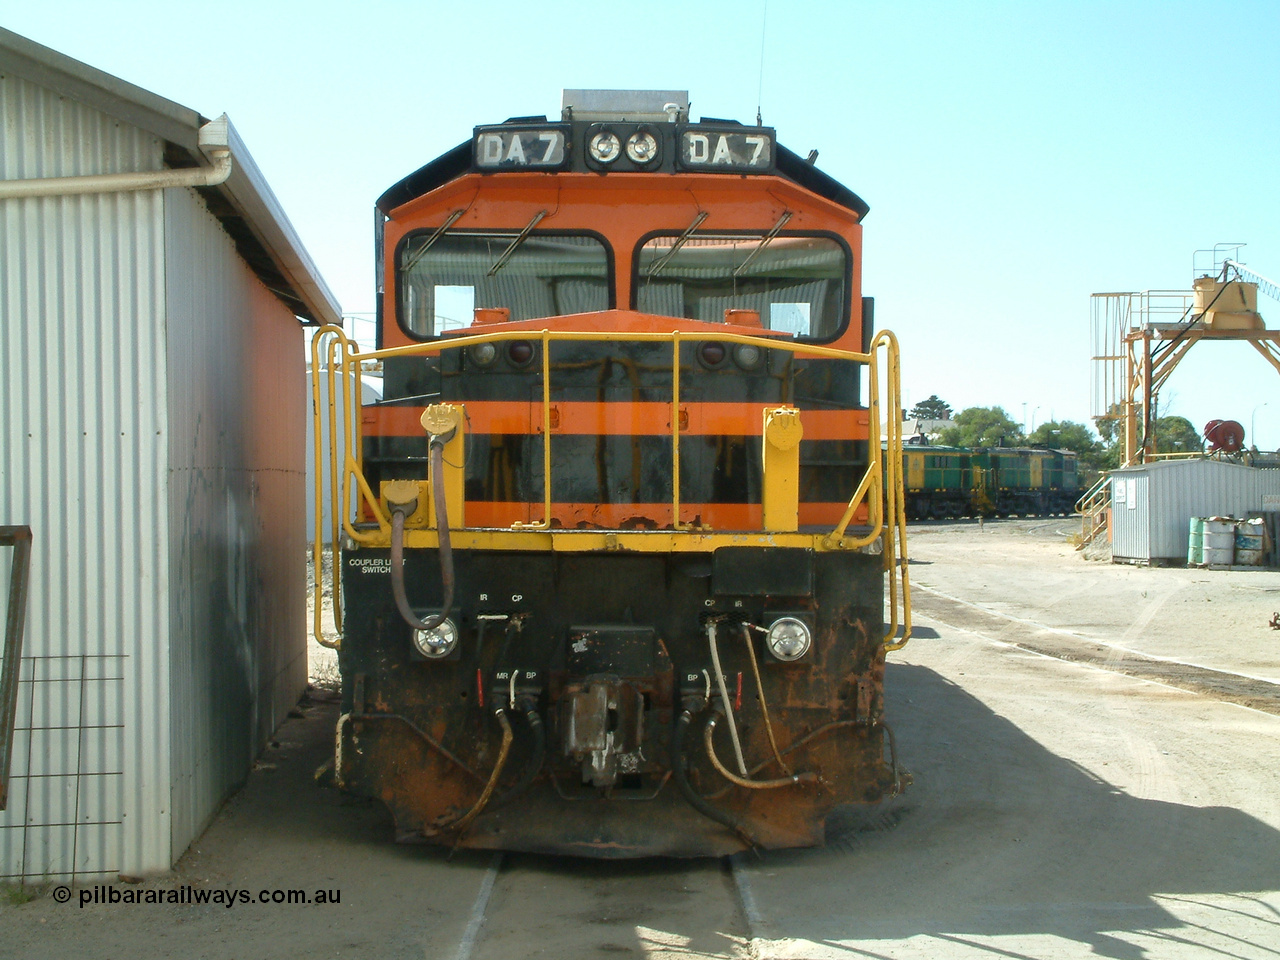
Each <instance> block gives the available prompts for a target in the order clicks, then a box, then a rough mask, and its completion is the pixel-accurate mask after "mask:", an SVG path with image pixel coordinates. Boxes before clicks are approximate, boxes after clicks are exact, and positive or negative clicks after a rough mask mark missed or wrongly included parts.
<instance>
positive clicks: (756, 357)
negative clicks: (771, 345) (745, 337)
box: [733, 343, 760, 370]
mask: <svg viewBox="0 0 1280 960" xmlns="http://www.w3.org/2000/svg"><path fill="white" fill-rule="evenodd" d="M733 359H734V362H736V363H737V364H738V366H740V367H741V368H742V369H743V370H754V369H755V368H756V367H758V366H760V348H759V347H757V346H756V345H755V344H754V343H740V344H738V345H737V346H736V347H734V348H733Z"/></svg>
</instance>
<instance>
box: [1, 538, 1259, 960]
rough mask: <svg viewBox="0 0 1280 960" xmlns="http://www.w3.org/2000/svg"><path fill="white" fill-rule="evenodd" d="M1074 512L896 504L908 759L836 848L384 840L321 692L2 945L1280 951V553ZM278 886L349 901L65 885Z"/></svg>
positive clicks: (323, 675)
mask: <svg viewBox="0 0 1280 960" xmlns="http://www.w3.org/2000/svg"><path fill="white" fill-rule="evenodd" d="M1074 529H1075V527H1074V525H1073V524H1072V523H1071V522H1070V521H1066V520H1057V521H1030V520H1018V521H1012V520H1011V521H1002V522H998V523H986V524H983V525H982V526H981V527H979V526H978V525H977V524H976V523H961V522H957V523H946V524H920V525H914V526H913V527H912V529H911V540H910V548H911V552H912V557H913V561H914V562H913V563H912V564H911V567H910V570H911V575H912V579H913V584H914V587H915V599H916V606H915V609H916V623H917V625H918V626H920V627H921V628H922V630H921V636H919V637H918V638H917V639H915V640H913V641H912V642H911V643H910V644H909V645H908V646H907V647H906V648H905V649H904V650H903V651H901V652H899V653H896V654H893V655H891V658H890V667H889V670H888V676H887V680H886V687H887V695H888V710H889V718H890V721H891V722H892V723H893V725H894V729H895V732H896V734H897V742H898V752H899V754H900V756H901V757H902V759H903V762H904V763H905V765H906V766H907V767H908V768H909V769H910V771H911V773H912V774H913V776H914V780H915V782H914V784H913V785H912V787H911V788H910V789H909V790H908V791H907V793H906V794H904V796H903V797H901V798H899V799H898V800H897V801H894V802H893V803H892V804H889V805H887V806H885V807H881V808H877V809H874V810H851V811H846V812H843V813H839V814H837V815H836V816H835V817H834V818H833V820H832V822H831V824H830V825H829V843H828V845H827V847H826V848H824V849H819V850H804V851H790V852H785V853H769V854H764V855H762V856H761V857H759V858H751V857H747V858H739V859H737V860H735V862H734V863H733V865H732V869H730V867H729V865H727V864H724V863H722V862H719V861H694V862H687V863H685V862H670V861H658V862H636V863H621V864H619V863H595V862H584V861H578V860H572V859H557V858H548V857H532V856H508V857H506V858H504V859H502V860H500V861H497V860H495V858H494V856H493V855H489V854H473V853H466V852H461V853H459V854H458V855H457V856H456V857H454V858H453V859H452V860H450V859H449V858H448V857H447V855H446V854H445V853H444V852H441V851H438V850H435V849H433V848H428V847H413V846H398V845H396V844H394V843H392V842H391V824H390V821H389V818H388V817H387V816H386V814H385V813H384V812H383V811H382V810H381V808H380V807H378V806H377V805H376V804H372V803H363V802H354V801H352V800H350V799H348V798H345V797H343V796H342V795H340V794H338V793H336V792H334V791H333V790H330V789H326V788H323V787H319V786H316V785H315V783H314V780H313V776H312V774H313V772H314V770H315V768H316V767H317V766H318V765H319V764H320V763H322V762H323V761H324V759H325V758H326V756H327V755H328V753H329V752H330V751H331V749H332V724H333V720H334V716H335V712H336V705H335V704H334V702H333V700H332V697H331V695H330V694H328V693H327V692H326V691H324V690H322V689H317V690H315V691H313V693H312V695H311V697H310V698H309V699H308V700H306V701H304V703H303V705H302V713H303V714H304V716H302V717H300V718H295V719H291V720H290V721H288V722H287V723H286V724H285V725H284V727H282V728H281V730H280V731H279V733H278V735H277V740H276V742H277V744H278V746H276V747H274V748H271V749H269V750H268V751H267V753H266V754H265V755H264V756H263V757H262V760H261V762H260V763H259V764H258V766H257V769H255V771H254V772H253V773H252V774H251V775H250V777H249V780H248V783H247V784H246V786H245V788H244V789H243V790H242V791H241V792H240V793H239V794H237V795H236V796H235V797H234V798H232V800H230V801H229V802H228V803H227V805H226V807H225V808H224V809H223V811H222V812H221V813H220V815H219V816H218V817H217V818H216V820H215V822H214V823H213V824H212V825H211V826H210V828H209V830H208V831H207V832H206V833H205V835H204V836H203V837H202V838H201V839H200V840H199V841H197V842H196V843H195V844H194V845H193V846H192V848H191V850H190V851H189V852H188V854H187V855H186V856H185V857H184V858H183V859H182V861H181V862H180V863H179V864H178V865H177V867H176V868H175V869H174V870H173V871H172V872H171V873H170V875H168V876H165V877H162V878H154V879H148V880H146V881H145V882H143V883H139V884H126V883H114V884H111V885H108V886H104V887H102V888H100V889H99V888H85V889H78V890H74V891H71V900H70V902H68V903H59V902H57V901H56V899H55V897H54V890H52V889H37V890H31V891H26V892H22V891H13V890H10V891H7V893H8V894H9V895H8V897H7V898H5V897H0V956H4V957H7V956H12V957H37V958H39V957H50V958H53V957H59V958H60V957H95V958H97V957H104V958H105V957H128V958H130V960H152V958H159V957H168V956H175V955H180V956H183V957H193V958H197V957H210V958H232V957H263V958H274V957H280V958H285V957H289V958H298V957H370V956H377V957H379V958H384V957H385V958H400V957H405V958H408V957H413V958H437V957H441V958H447V960H455V958H456V960H469V958H475V960H489V958H499V957H525V956H548V957H553V956H554V957H599V956H606V955H620V956H636V957H640V956H645V957H672V958H674V957H755V958H759V960H772V958H814V960H825V958H837V957H839V958H886V957H893V958H914V957H929V958H952V957H956V958H968V957H989V958H996V957H1001V958H1010V957H1012V958H1030V957H1035V958H1060V957H1061V958H1066V957H1072V958H1074V957H1091V958H1092V957H1099V956H1101V957H1109V958H1116V960H1130V958H1153V960H1163V958H1166V957H1168V958H1201V957H1231V958H1247V960H1252V958H1270V960H1275V958H1276V957H1277V956H1280V764H1278V763H1277V756H1280V749H1278V748H1277V742H1278V741H1280V696H1277V691H1280V685H1278V683H1280V663H1278V660H1280V656H1278V654H1280V631H1277V630H1273V629H1271V628H1270V627H1269V626H1268V625H1267V621H1268V620H1269V619H1270V618H1271V617H1272V614H1273V613H1274V612H1275V611H1276V610H1278V609H1280V572H1276V571H1248V572H1238V571H1212V572H1211V571H1202V570H1178V569H1140V568H1133V567H1122V566H1115V565H1111V564H1105V563H1097V562H1089V561H1085V560H1083V559H1081V558H1080V556H1079V555H1078V554H1076V553H1075V552H1074V551H1072V550H1071V548H1070V546H1069V545H1068V544H1067V542H1066V535H1067V534H1069V533H1071V532H1073V531H1074ZM313 650H315V651H316V655H317V656H316V661H315V673H316V675H317V678H318V679H322V680H324V679H328V678H331V677H332V672H333V668H332V661H331V659H326V658H325V656H324V653H325V652H324V651H322V650H321V649H320V648H319V647H316V646H315V645H314V644H313ZM291 889H301V890H305V891H306V892H307V894H308V895H309V896H311V897H312V898H313V899H314V897H315V894H316V892H317V891H321V890H323V891H326V892H327V893H330V894H331V893H332V892H337V893H338V894H339V896H340V901H339V902H338V903H326V904H317V903H310V904H292V905H291V904H281V903H258V902H248V903H245V902H236V903H235V904H234V905H233V906H231V907H229V908H228V907H226V906H223V905H221V904H212V903H205V904H195V903H181V904H125V903H99V904H93V903H87V904H86V905H85V906H83V907H81V906H80V905H79V901H80V899H81V897H82V896H84V895H85V893H86V891H87V892H88V895H89V897H90V899H92V896H93V894H94V893H95V892H96V893H99V894H100V895H103V896H110V891H116V892H117V893H119V894H120V895H121V896H123V893H124V892H132V893H134V894H135V896H136V895H137V893H138V892H139V891H142V892H146V891H150V892H152V893H153V894H154V893H160V894H164V895H168V894H170V893H172V894H173V895H175V896H177V897H179V898H181V897H182V896H188V895H189V894H190V892H191V891H204V892H206V894H209V895H211V894H212V893H213V892H215V891H224V892H225V891H237V890H242V891H245V892H246V894H247V895H248V896H249V897H250V898H257V897H258V895H259V894H260V892H261V891H264V890H265V891H274V890H291ZM184 891H186V893H184ZM28 896H30V897H32V899H29V900H28V899H27V897H28ZM23 900H26V902H14V901H23Z"/></svg>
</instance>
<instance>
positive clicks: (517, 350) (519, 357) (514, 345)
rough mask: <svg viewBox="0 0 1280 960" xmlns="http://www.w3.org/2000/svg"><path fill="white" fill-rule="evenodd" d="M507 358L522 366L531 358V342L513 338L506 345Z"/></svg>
mask: <svg viewBox="0 0 1280 960" xmlns="http://www.w3.org/2000/svg"><path fill="white" fill-rule="evenodd" d="M507 359H509V360H510V361H511V362H512V363H514V364H515V365H516V366H517V367H523V366H524V365H525V364H527V363H528V362H529V361H530V360H532V359H533V344H532V343H530V342H529V341H528V340H513V341H511V343H510V345H508V347H507Z"/></svg>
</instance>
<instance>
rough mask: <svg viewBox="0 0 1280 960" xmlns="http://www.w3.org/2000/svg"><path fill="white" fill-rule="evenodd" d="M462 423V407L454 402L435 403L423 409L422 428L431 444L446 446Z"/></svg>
mask: <svg viewBox="0 0 1280 960" xmlns="http://www.w3.org/2000/svg"><path fill="white" fill-rule="evenodd" d="M461 424H462V408H461V407H458V406H455V405H454V404H452V403H433V404H431V405H430V406H428V407H427V409H425V410H424V411H422V429H423V430H425V431H427V436H428V438H429V443H430V445H431V446H437V445H438V446H444V445H445V444H446V443H448V442H449V441H450V440H452V439H453V437H454V434H456V433H457V432H458V427H459V426H461Z"/></svg>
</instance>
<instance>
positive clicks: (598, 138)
mask: <svg viewBox="0 0 1280 960" xmlns="http://www.w3.org/2000/svg"><path fill="white" fill-rule="evenodd" d="M587 149H588V150H589V151H590V152H591V158H592V159H593V160H595V161H596V162H597V163H613V161H615V160H617V159H618V154H620V153H621V152H622V141H621V140H619V139H618V135H617V134H616V133H610V132H609V131H608V130H601V131H600V132H599V133H597V134H596V135H595V136H594V137H592V138H591V143H590V144H588V145H587Z"/></svg>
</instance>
